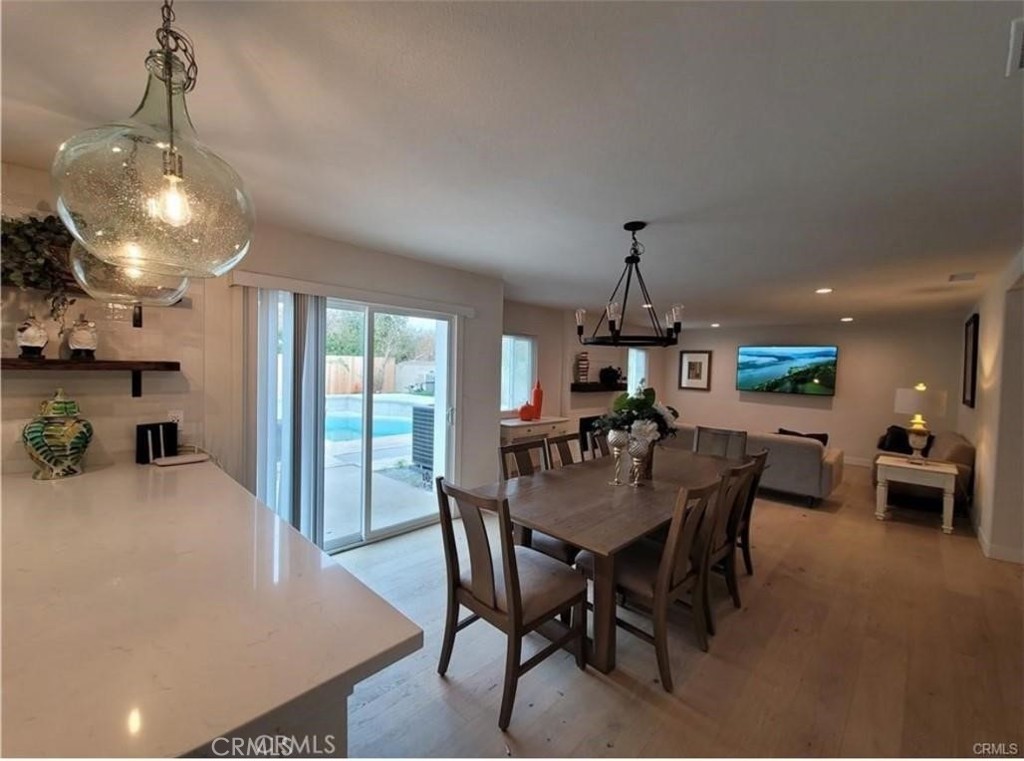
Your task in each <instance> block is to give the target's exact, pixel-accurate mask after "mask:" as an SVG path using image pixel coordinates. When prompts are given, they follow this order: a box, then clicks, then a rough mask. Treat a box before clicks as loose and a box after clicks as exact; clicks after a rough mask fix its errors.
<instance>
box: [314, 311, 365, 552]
mask: <svg viewBox="0 0 1024 761" xmlns="http://www.w3.org/2000/svg"><path fill="white" fill-rule="evenodd" d="M324 332H325V340H324V354H325V356H324V511H323V515H324V546H325V547H329V548H331V547H342V546H345V545H347V544H352V543H353V542H359V541H362V539H363V496H364V489H363V487H364V483H365V480H366V479H365V478H364V477H363V473H364V470H363V469H364V466H365V463H366V450H365V449H364V446H363V433H364V431H363V428H364V426H363V414H364V412H365V406H366V404H365V403H366V394H365V386H366V383H365V377H366V373H365V371H364V368H365V364H364V362H363V355H364V352H365V351H366V308H365V307H360V306H355V305H345V304H342V303H340V302H334V301H328V302H327V319H326V330H325V331H324Z"/></svg>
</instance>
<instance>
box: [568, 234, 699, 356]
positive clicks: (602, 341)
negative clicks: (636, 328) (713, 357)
mask: <svg viewBox="0 0 1024 761" xmlns="http://www.w3.org/2000/svg"><path fill="white" fill-rule="evenodd" d="M622 227H623V229H624V230H626V231H627V232H629V233H631V234H632V236H633V242H632V243H631V244H630V246H629V256H627V257H626V268H625V269H624V270H622V274H621V275H620V276H619V282H617V283H616V284H615V290H613V291H612V295H611V296H610V297H609V298H608V306H607V307H605V309H604V311H603V312H602V313H601V319H600V320H598V323H597V327H595V328H594V332H593V333H592V334H591V335H590V336H589V337H587V338H584V337H583V333H584V326H585V323H586V319H587V310H586V309H577V310H576V335H577V337H578V338H579V341H580V343H581V344H585V345H587V346H675V345H676V344H677V343H678V342H679V333H680V331H681V330H682V328H683V322H682V321H683V305H682V304H673V305H672V306H671V308H670V309H669V310H668V311H667V312H666V313H665V326H664V327H662V326H661V323H660V322H659V321H658V317H657V312H656V311H655V309H654V302H652V301H651V294H650V293H648V292H647V284H646V283H645V282H644V276H643V275H641V274H640V255H641V254H643V252H644V247H643V244H642V243H640V241H638V240H637V239H636V234H637V233H638V232H639V231H640V230H643V229H644V228H645V227H647V223H646V222H627V223H626V224H624V225H623V226H622ZM634 278H635V279H636V284H637V287H638V288H639V289H640V295H641V296H642V297H643V300H644V301H643V308H644V311H646V312H647V317H648V318H649V319H650V322H651V328H652V332H650V333H642V334H632V335H630V334H628V333H623V332H622V323H623V315H625V314H626V306H627V304H628V301H629V287H630V285H631V284H632V282H633V280H634ZM623 285H625V287H624V288H623ZM620 288H622V289H623V290H622V301H617V300H616V298H617V297H618V295H619V289H620ZM605 323H607V325H608V332H607V333H605V334H601V329H602V328H603V327H604V326H605Z"/></svg>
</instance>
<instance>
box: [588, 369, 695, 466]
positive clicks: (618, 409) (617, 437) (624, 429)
mask: <svg viewBox="0 0 1024 761" xmlns="http://www.w3.org/2000/svg"><path fill="white" fill-rule="evenodd" d="M678 417H679V413H678V412H677V411H676V410H675V409H674V408H672V407H669V406H668V405H665V404H662V403H661V402H659V401H658V400H657V394H656V393H655V391H654V389H653V388H638V389H637V390H636V392H635V393H633V394H628V393H625V394H621V395H620V396H619V397H618V398H616V399H615V402H614V403H613V404H612V410H611V412H609V413H608V414H607V415H603V416H602V417H600V418H598V419H597V420H596V421H594V426H593V427H594V428H595V429H596V430H598V431H600V432H602V433H604V434H606V435H607V436H608V445H609V446H610V447H611V448H612V449H613V450H614V454H615V476H614V478H613V479H612V481H611V483H612V484H613V485H616V486H617V485H619V484H621V483H622V481H621V480H620V478H619V473H620V463H621V459H622V452H623V450H625V451H626V452H627V453H628V454H629V456H630V458H631V459H632V468H631V469H630V485H631V486H639V485H640V483H641V482H642V481H643V480H646V479H649V478H650V477H651V469H652V456H653V447H654V445H655V444H657V443H658V442H660V441H664V440H665V439H667V438H668V437H669V436H675V435H676V429H675V421H676V419H677V418H678Z"/></svg>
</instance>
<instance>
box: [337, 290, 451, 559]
mask: <svg viewBox="0 0 1024 761" xmlns="http://www.w3.org/2000/svg"><path fill="white" fill-rule="evenodd" d="M324 303H325V310H326V309H329V308H332V307H333V308H341V309H351V310H353V311H361V312H362V313H363V316H364V330H363V389H364V390H363V399H362V408H361V409H362V415H363V426H362V433H363V436H362V442H361V444H362V448H361V454H362V468H363V480H362V484H361V493H360V503H361V504H360V532H359V533H358V534H347V535H346V536H344V537H338V538H335V539H332V540H331V541H330V542H327V541H326V540H325V541H324V543H323V549H324V551H325V552H328V553H331V554H334V553H338V552H344V551H346V550H350V549H354V548H356V547H361V546H363V545H365V544H371V543H373V542H377V541H380V540H382V539H388V538H391V537H393V536H398V535H399V534H404V533H406V532H408V531H413V530H415V529H418V528H423V527H425V526H430V525H433V524H434V523H437V522H438V520H439V515H438V514H437V513H432V514H430V515H425V516H423V517H421V518H412V519H410V520H407V521H402V522H401V523H396V524H394V525H391V526H387V527H385V528H380V529H373V528H372V526H373V523H372V510H373V405H374V398H373V397H374V392H373V371H374V362H373V341H374V329H375V324H374V318H375V316H376V315H377V314H392V315H399V316H405V317H422V318H425V319H430V320H436V321H438V322H444V323H446V324H447V333H448V346H447V352H446V353H447V362H446V363H445V364H446V367H445V372H446V373H447V376H448V377H447V383H446V393H445V397H446V398H445V399H444V401H443V405H440V406H439V405H438V404H437V401H436V400H435V411H436V410H437V409H438V408H440V409H442V410H444V413H443V414H445V415H446V417H447V424H446V427H447V431H446V435H445V450H446V451H445V453H444V463H445V473H448V474H451V473H453V468H454V467H455V451H456V447H457V442H456V439H457V436H458V430H459V429H460V428H461V426H458V425H456V422H457V420H458V417H457V413H456V409H455V399H457V398H458V395H457V385H458V380H459V379H458V378H457V377H456V369H457V368H458V367H459V366H460V364H459V362H458V361H457V354H458V352H459V340H458V339H459V336H460V331H459V330H458V326H459V316H458V315H454V314H448V313H445V312H435V311H432V310H424V309H414V308H408V307H393V306H387V305H384V304H367V303H361V302H358V301H351V300H348V299H341V298H331V297H329V298H327V299H325V302H324ZM324 356H326V351H325V352H324ZM367 360H369V361H367ZM367 372H369V383H367ZM367 389H369V391H368V392H367ZM324 398H325V402H324V403H325V405H326V389H325V393H324ZM324 496H325V494H324V492H323V491H321V500H320V501H321V504H320V509H319V511H318V512H319V517H318V521H319V523H320V525H321V529H322V527H323V521H324V517H325V515H326V512H327V511H326V505H325V504H324ZM321 536H323V534H322V533H321Z"/></svg>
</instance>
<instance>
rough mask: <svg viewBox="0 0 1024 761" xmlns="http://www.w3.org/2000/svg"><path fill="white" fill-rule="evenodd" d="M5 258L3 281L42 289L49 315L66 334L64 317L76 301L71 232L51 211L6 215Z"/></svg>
mask: <svg viewBox="0 0 1024 761" xmlns="http://www.w3.org/2000/svg"><path fill="white" fill-rule="evenodd" d="M2 231H3V235H2V238H3V239H2V245H3V252H4V255H3V259H2V261H0V283H2V284H3V285H11V286H15V287H16V288H20V289H21V290H23V291H24V290H26V289H28V288H33V289H36V290H39V291H43V292H44V293H45V294H46V295H45V297H44V298H45V300H46V303H47V306H48V307H49V311H50V317H51V318H53V320H54V321H55V322H56V323H57V324H58V325H59V326H60V333H61V335H63V334H64V331H65V327H66V326H65V324H64V316H65V314H66V313H67V311H68V307H70V306H71V305H72V304H74V303H75V299H74V298H72V297H71V295H70V294H71V292H72V289H75V290H77V286H76V285H75V280H74V277H73V276H72V274H71V270H70V269H69V267H68V250H69V249H70V248H71V241H72V238H71V233H69V232H68V231H67V228H66V227H64V224H63V223H62V222H61V221H60V220H59V219H57V217H55V216H53V215H52V214H51V215H50V216H47V217H43V218H41V219H40V218H37V217H22V218H20V219H11V218H7V217H5V218H4V219H3V222H2Z"/></svg>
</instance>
